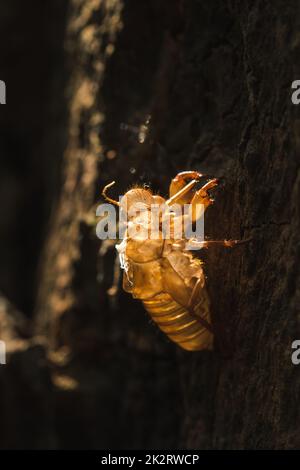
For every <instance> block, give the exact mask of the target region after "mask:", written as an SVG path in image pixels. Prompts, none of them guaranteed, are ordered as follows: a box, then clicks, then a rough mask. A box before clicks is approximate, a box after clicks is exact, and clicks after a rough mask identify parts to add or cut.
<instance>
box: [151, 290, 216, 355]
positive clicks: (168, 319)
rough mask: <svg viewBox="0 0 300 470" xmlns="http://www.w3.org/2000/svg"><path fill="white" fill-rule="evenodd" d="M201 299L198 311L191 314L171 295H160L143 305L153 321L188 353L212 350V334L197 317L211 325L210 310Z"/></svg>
mask: <svg viewBox="0 0 300 470" xmlns="http://www.w3.org/2000/svg"><path fill="white" fill-rule="evenodd" d="M205 300H206V299H203V300H202V299H200V300H199V304H198V305H197V310H196V311H195V312H193V314H191V313H190V312H189V311H188V310H187V309H186V308H185V307H183V306H182V305H180V304H178V303H177V302H175V301H174V300H173V299H172V297H171V296H170V295H169V294H158V295H157V296H155V297H153V298H152V299H150V300H143V304H144V306H145V308H146V310H147V311H148V313H149V314H150V315H151V317H152V319H153V321H154V322H155V323H156V324H157V325H158V326H159V328H160V329H161V330H162V331H163V332H164V333H165V334H166V335H168V337H169V338H170V339H171V340H172V341H174V342H175V343H177V344H178V345H179V346H181V347H182V348H183V349H187V350H188V351H199V350H201V349H211V347H212V339H213V335H212V333H211V332H210V331H209V330H208V329H207V328H205V326H203V324H202V323H201V321H200V320H199V319H198V318H197V316H199V317H201V318H202V319H203V320H204V321H206V322H208V323H209V310H208V305H207V303H206V302H205Z"/></svg>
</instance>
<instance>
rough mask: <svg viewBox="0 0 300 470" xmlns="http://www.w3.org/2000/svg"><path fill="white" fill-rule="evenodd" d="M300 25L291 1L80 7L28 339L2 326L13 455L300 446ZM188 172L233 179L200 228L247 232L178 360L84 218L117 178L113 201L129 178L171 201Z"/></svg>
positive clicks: (219, 251)
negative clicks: (202, 334)
mask: <svg viewBox="0 0 300 470" xmlns="http://www.w3.org/2000/svg"><path fill="white" fill-rule="evenodd" d="M298 27H299V8H298V5H297V2H296V1H293V0H288V1H283V0H275V1H273V2H265V1H262V0H256V1H243V2H241V1H238V0H228V1H227V2H224V1H221V0H215V1H213V2H203V1H200V0H198V1H197V0H191V1H188V0H175V1H174V0H173V1H171V0H165V1H163V2H162V1H159V0H149V1H141V0H130V1H124V2H122V1H121V0H112V1H108V0H99V1H92V0H70V5H69V16H68V20H67V25H66V39H65V45H66V51H65V58H66V61H67V63H68V68H67V78H68V95H67V100H66V102H65V101H61V106H62V107H63V106H64V107H65V108H66V112H65V111H64V110H62V109H61V113H60V116H61V119H62V121H63V122H61V125H60V127H59V129H58V126H55V125H53V126H52V127H51V129H52V130H51V132H50V134H49V137H48V139H49V142H48V141H47V137H45V144H44V145H45V147H44V148H47V145H46V144H47V142H48V143H49V146H50V148H51V149H53V151H55V146H54V141H55V138H56V136H58V138H59V142H60V147H61V146H62V142H66V148H65V152H64V158H63V164H62V168H61V174H60V175H59V176H58V173H59V171H58V170H59V168H60V165H59V162H60V157H59V155H60V154H59V151H60V148H59V149H58V156H56V157H55V158H56V160H55V161H56V171H53V172H52V173H51V175H50V176H49V179H51V182H52V183H53V187H55V188H57V190H56V191H50V189H49V191H48V193H47V197H48V199H47V204H48V206H47V207H48V209H49V204H50V203H51V201H52V214H53V215H52V217H51V218H50V219H49V218H48V219H49V222H48V226H49V236H48V238H47V240H46V242H45V244H44V250H43V253H42V255H41V257H40V268H39V270H38V273H39V276H38V279H39V282H38V289H37V290H38V294H37V296H36V297H37V302H36V311H35V315H34V319H33V321H32V330H33V333H30V332H28V330H26V328H27V327H26V328H25V327H24V325H23V320H22V321H21V324H22V325H23V326H22V328H25V330H26V331H25V333H24V330H23V329H22V328H21V332H20V331H19V330H20V328H19V329H18V328H16V327H15V323H13V324H12V325H11V326H9V327H7V328H9V331H10V333H9V338H11V339H9V341H8V343H10V342H11V344H12V346H11V348H10V351H9V358H8V364H7V366H5V369H3V368H2V369H0V374H1V375H0V379H1V381H2V382H3V384H4V388H3V392H2V393H3V397H4V398H3V401H0V406H1V404H2V402H3V403H6V413H7V415H9V410H11V414H12V415H13V416H14V420H15V422H16V427H18V429H19V435H18V437H16V436H15V434H14V431H13V429H9V432H8V434H7V435H6V437H5V439H2V442H3V443H4V444H1V445H2V447H22V446H23V447H43V446H44V447H45V446H46V447H56V448H78V447H80V448H110V449H111V448H169V449H170V448H179V447H181V448H182V447H187V448H199V449H211V448H216V449H224V448H225V449H232V448H234V449H236V448H238V449H245V448H251V449H257V448H259V449H260V448H276V449H278V448H284V449H286V448H297V447H299V445H300V442H299V437H298V428H299V424H300V416H299V411H298V396H299V393H300V372H298V370H297V367H296V366H294V365H293V364H292V362H291V353H292V349H291V343H292V341H293V340H294V339H297V338H300V331H299V314H298V304H299V303H300V294H299V288H298V285H299V280H300V279H299V260H300V253H299V242H298V239H299V229H300V227H299V222H300V216H299V200H300V198H299V150H300V149H299V147H300V142H299V138H298V132H299V130H300V128H299V118H298V111H297V107H296V106H293V105H292V104H291V83H292V81H293V80H295V79H300V60H299V34H298V31H297V29H298ZM49 47H53V46H49ZM56 47H57V45H56ZM62 47H63V44H61V48H62ZM61 73H62V74H63V71H61ZM65 73H66V72H65ZM297 74H298V75H297ZM63 76H64V78H66V75H63ZM0 78H1V77H0ZM57 83H58V82H56V84H57ZM55 90H56V92H57V89H56V88H55ZM52 97H53V99H54V91H53V95H52ZM61 98H62V96H61ZM56 99H57V98H56ZM58 104H59V102H58V103H57V104H56V106H58ZM67 113H68V118H67V117H65V120H64V118H63V116H64V115H66V114H67ZM149 117H150V120H149ZM148 121H149V125H147V126H146V127H147V135H146V138H145V140H144V142H141V139H139V137H141V135H140V133H141V130H142V126H143V125H145V124H146V123H147V122H148ZM46 155H48V157H47V165H45V167H44V169H43V170H42V171H44V173H43V175H44V178H47V172H48V169H49V168H50V166H51V164H50V160H49V159H50V154H49V150H48V153H46ZM187 169H197V170H200V171H201V172H203V173H205V174H206V175H209V176H215V177H218V178H220V179H221V182H222V184H221V186H220V188H219V189H218V190H217V191H216V197H215V204H214V206H213V207H211V208H209V210H208V213H207V217H206V220H205V233H206V236H207V237H209V238H211V239H224V238H237V239H246V238H251V242H249V243H248V244H245V245H241V246H239V247H236V248H235V249H233V250H228V249H223V248H211V249H210V250H209V251H207V252H205V253H204V254H203V258H204V261H205V272H206V275H207V284H208V289H209V293H210V298H211V303H212V317H213V323H214V327H215V332H216V338H215V349H214V351H213V352H199V353H189V352H183V351H181V350H179V349H178V348H177V347H176V346H175V345H173V344H171V343H170V342H169V341H168V340H167V338H166V337H165V336H164V335H162V334H161V333H160V332H159V331H158V330H157V329H156V327H155V326H154V325H152V324H151V322H150V321H149V318H148V317H147V314H146V313H145V312H144V310H143V308H142V307H141V305H140V304H139V302H138V301H136V300H133V299H131V298H130V297H129V296H128V295H126V294H124V293H119V295H118V296H117V298H115V299H111V298H110V297H109V296H108V295H107V289H108V288H109V287H110V285H111V283H112V277H113V265H114V258H115V253H114V250H109V251H108V252H106V253H104V250H103V249H102V250H101V243H100V241H99V240H98V239H97V237H96V235H95V229H94V227H93V226H92V225H91V224H90V223H89V220H90V219H91V218H92V214H93V208H94V207H95V204H96V203H100V202H101V198H100V193H101V188H102V187H103V186H104V184H106V183H108V182H110V181H111V180H116V189H115V193H114V194H115V196H116V195H117V194H119V193H120V194H122V193H124V191H126V189H127V188H128V187H129V186H130V185H132V184H135V183H139V184H143V183H151V186H152V188H153V189H154V190H159V191H160V192H161V194H163V195H165V194H166V192H167V188H168V184H169V182H170V179H171V177H172V176H174V175H175V174H176V173H177V172H178V171H182V170H187ZM112 193H113V191H112ZM58 194H59V198H58V197H57V196H58ZM57 199H58V203H56V202H57ZM45 204H46V203H45ZM48 212H49V210H48ZM48 212H47V213H46V215H45V219H47V217H48V216H47V214H48ZM43 223H45V220H43ZM201 255H202V253H201ZM5 305H6V304H5ZM9 308H10V307H9ZM9 308H8V307H6V308H4V310H5V311H6V312H7V310H9ZM8 317H10V315H9V313H3V315H2V317H1V316H0V322H1V321H2V320H1V318H8ZM17 318H18V319H19V318H20V317H19V315H18V316H17ZM6 321H7V320H6ZM18 321H19V320H16V322H17V323H18ZM0 324H1V323H0ZM6 331H7V330H6ZM11 332H13V333H11ZM0 333H1V330H0ZM7 334H8V333H7ZM15 336H16V337H17V338H22V347H20V345H18V346H15V347H14V346H13V345H14V341H15ZM7 337H8V336H7ZM27 358H28V359H27ZM28 360H29V361H32V362H34V364H35V363H36V362H37V364H38V366H37V369H36V370H35V372H34V374H33V373H32V371H31V369H30V367H28ZM30 364H31V362H30ZM28 371H29V372H28ZM30 374H32V379H31V378H30V377H31V376H30ZM29 376H30V377H29ZM39 381H40V382H39ZM23 383H25V385H24V386H25V387H27V388H26V390H27V392H26V393H24V395H21V396H19V395H18V394H15V393H13V395H12V396H11V394H10V392H11V391H12V390H15V388H16V387H18V386H20V384H23ZM39 383H40V385H38V384H39ZM34 384H37V385H34ZM8 395H9V397H8ZM20 403H21V404H22V406H23V407H24V406H25V407H28V408H29V409H30V407H32V406H33V407H34V410H35V411H34V412H33V414H32V416H31V417H28V416H26V414H24V413H19V414H18V413H16V411H15V408H16V406H17V407H20V406H21V404H20ZM33 403H34V405H33ZM36 403H38V404H36ZM39 410H43V412H42V413H41V412H38V411H39ZM29 419H30V420H31V421H30V422H31V424H30V426H32V429H33V431H32V439H31V441H30V442H28V437H27V438H26V440H25V439H24V433H28V428H27V430H26V426H25V424H26V422H27V420H29ZM18 420H19V421H18ZM40 429H44V436H45V438H44V439H41V436H40V434H39V432H36V431H37V430H40ZM22 430H23V431H22ZM22 442H25V443H24V444H22Z"/></svg>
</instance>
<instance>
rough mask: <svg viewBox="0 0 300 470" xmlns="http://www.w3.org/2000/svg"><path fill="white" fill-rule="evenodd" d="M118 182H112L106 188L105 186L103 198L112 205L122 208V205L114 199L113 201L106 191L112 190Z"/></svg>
mask: <svg viewBox="0 0 300 470" xmlns="http://www.w3.org/2000/svg"><path fill="white" fill-rule="evenodd" d="M115 183H116V182H115V181H112V182H111V183H109V184H107V185H106V186H104V188H103V190H102V196H103V197H104V199H106V200H107V201H108V202H110V203H111V204H114V205H115V206H120V203H119V202H118V201H115V200H114V199H111V198H110V197H109V196H107V194H106V191H107V190H108V189H109V188H111V187H112V186H113V185H114V184H115Z"/></svg>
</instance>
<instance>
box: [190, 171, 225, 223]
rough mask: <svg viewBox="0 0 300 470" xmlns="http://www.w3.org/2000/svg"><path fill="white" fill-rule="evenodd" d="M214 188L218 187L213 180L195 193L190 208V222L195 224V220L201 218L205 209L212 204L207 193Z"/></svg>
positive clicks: (216, 181) (216, 182) (215, 180)
mask: <svg viewBox="0 0 300 470" xmlns="http://www.w3.org/2000/svg"><path fill="white" fill-rule="evenodd" d="M216 186H218V180H217V179H216V178H214V179H212V180H210V181H208V182H207V183H206V184H205V185H204V186H202V188H200V189H199V190H198V191H196V192H195V194H194V196H193V199H192V201H191V207H190V219H191V222H196V220H198V219H199V218H200V217H202V216H203V213H204V211H205V210H206V209H207V207H208V206H210V205H211V204H212V203H213V202H214V200H213V199H212V198H211V197H210V195H209V194H208V192H207V191H208V190H209V189H213V188H215V187H216Z"/></svg>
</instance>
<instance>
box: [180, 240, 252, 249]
mask: <svg viewBox="0 0 300 470" xmlns="http://www.w3.org/2000/svg"><path fill="white" fill-rule="evenodd" d="M251 240H252V238H247V239H245V240H203V241H199V240H196V239H195V240H194V239H191V240H189V241H188V245H189V248H190V249H197V248H198V249H199V250H201V248H209V247H210V246H214V245H215V246H224V247H226V248H233V247H234V246H236V245H243V244H244V243H248V242H250V241H251Z"/></svg>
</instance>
